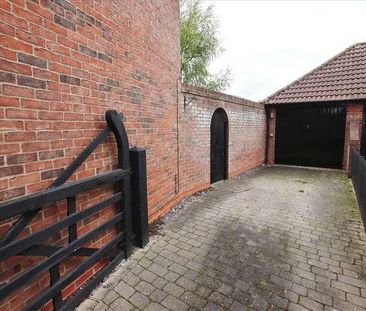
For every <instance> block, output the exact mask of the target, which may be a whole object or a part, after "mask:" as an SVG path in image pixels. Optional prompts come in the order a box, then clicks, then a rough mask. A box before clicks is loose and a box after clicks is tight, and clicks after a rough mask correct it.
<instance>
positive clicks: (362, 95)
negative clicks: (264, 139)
mask: <svg viewBox="0 0 366 311" xmlns="http://www.w3.org/2000/svg"><path fill="white" fill-rule="evenodd" d="M265 104H266V108H267V115H268V148H267V150H268V151H267V162H268V164H286V165H299V166H311V167H325V168H337V169H344V170H348V166H349V151H350V149H351V148H352V147H355V148H357V149H361V152H362V153H363V154H364V155H365V152H366V137H365V136H366V135H365V132H366V131H365V126H364V122H363V120H365V117H364V115H365V113H364V111H365V110H366V109H364V105H365V104H366V43H358V44H355V45H353V46H351V47H349V48H348V49H346V50H344V51H343V52H341V53H340V54H338V55H336V56H335V57H333V58H331V59H330V60H328V61H327V62H325V63H324V64H322V65H321V66H319V67H317V68H315V69H314V70H312V71H311V72H309V73H308V74H306V75H304V76H303V77H301V78H299V79H298V80H296V81H294V82H293V83H291V84H290V85H288V86H286V87H284V88H282V89H281V90H279V91H278V92H276V93H274V94H273V95H271V96H269V97H268V98H267V99H266V100H265Z"/></svg>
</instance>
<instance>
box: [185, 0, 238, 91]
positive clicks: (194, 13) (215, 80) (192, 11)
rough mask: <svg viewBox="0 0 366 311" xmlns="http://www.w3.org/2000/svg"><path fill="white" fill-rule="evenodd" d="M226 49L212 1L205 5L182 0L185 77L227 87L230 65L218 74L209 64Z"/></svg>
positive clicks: (197, 83)
mask: <svg viewBox="0 0 366 311" xmlns="http://www.w3.org/2000/svg"><path fill="white" fill-rule="evenodd" d="M222 52H223V48H222V46H221V44H220V41H219V38H218V20H217V18H216V16H215V14H214V11H213V7H212V5H210V6H208V7H207V8H206V9H204V8H202V4H201V0H182V1H181V27H180V56H181V78H182V81H183V82H185V83H188V84H192V85H195V86H200V87H205V88H208V89H211V90H215V91H223V90H225V89H226V88H227V87H228V86H229V85H230V82H231V72H230V70H229V69H226V70H221V71H220V72H219V73H218V74H211V73H210V72H209V69H208V67H209V65H210V63H211V62H212V60H213V59H215V57H217V56H218V55H219V54H220V53H222Z"/></svg>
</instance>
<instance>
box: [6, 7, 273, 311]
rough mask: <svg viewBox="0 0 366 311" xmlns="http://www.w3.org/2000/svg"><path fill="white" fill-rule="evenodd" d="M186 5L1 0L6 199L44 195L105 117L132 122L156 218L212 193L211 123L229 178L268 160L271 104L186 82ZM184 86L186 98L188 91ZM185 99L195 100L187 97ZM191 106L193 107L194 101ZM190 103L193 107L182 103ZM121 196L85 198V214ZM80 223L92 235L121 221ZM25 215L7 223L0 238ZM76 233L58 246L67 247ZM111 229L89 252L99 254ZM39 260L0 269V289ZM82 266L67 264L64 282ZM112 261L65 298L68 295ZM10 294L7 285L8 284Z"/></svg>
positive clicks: (17, 301) (110, 160) (25, 293)
mask: <svg viewBox="0 0 366 311" xmlns="http://www.w3.org/2000/svg"><path fill="white" fill-rule="evenodd" d="M179 64H180V61H179V1H178V0H174V1H163V0H154V1H147V0H144V1H135V0H126V1H123V2H121V1H114V0H111V1H93V0H90V1H80V0H69V1H67V0H39V1H31V0H4V1H2V2H1V4H0V202H3V201H7V200H10V199H13V198H16V197H19V196H23V195H26V194H31V193H34V192H37V191H40V190H44V189H46V188H47V187H48V186H49V185H50V184H51V183H52V181H53V180H54V179H55V178H56V177H57V176H58V175H59V174H60V173H61V172H62V171H63V170H64V169H65V168H66V167H67V166H68V165H69V164H70V163H71V161H72V160H73V159H74V158H75V156H77V155H78V154H79V153H80V152H81V151H82V150H83V149H84V148H85V147H86V146H87V145H88V144H89V142H90V141H91V140H92V139H93V138H94V137H95V136H96V135H97V134H98V133H99V132H100V130H101V129H102V128H104V127H105V120H104V113H105V111H106V110H108V109H114V110H117V111H119V112H121V113H123V114H124V118H125V122H124V123H125V125H126V128H127V132H128V138H129V141H130V146H134V145H138V146H139V147H143V148H146V149H147V175H148V178H147V181H148V184H147V186H148V205H149V210H148V212H149V220H150V221H153V220H155V219H157V218H158V217H159V216H161V215H162V214H164V213H165V212H167V211H168V210H169V209H170V208H171V207H173V206H174V205H175V204H176V203H177V202H179V201H180V200H181V199H182V198H184V197H186V196H188V195H190V194H192V193H194V192H196V191H198V190H202V189H205V188H208V187H209V185H210V157H211V154H210V127H211V118H212V116H213V114H214V112H215V111H216V110H217V108H220V109H219V112H220V113H221V114H222V115H225V118H226V119H225V128H226V133H225V135H226V154H225V157H226V158H225V164H224V166H225V170H226V175H225V176H224V177H225V178H226V177H231V176H235V175H238V174H240V173H242V172H244V171H246V170H248V169H249V168H253V167H256V166H258V165H261V164H263V163H264V161H265V127H266V118H265V110H264V105H263V104H260V103H254V102H251V101H248V100H244V99H240V98H236V97H232V96H228V95H225V94H220V93H216V92H209V91H207V90H203V89H199V88H193V87H189V86H186V85H183V86H180V83H179V72H180V68H179ZM181 88H182V90H181ZM187 98H188V99H187ZM191 99H192V100H191ZM187 100H191V102H190V104H188V105H185V104H186V103H187ZM116 161H117V160H116V146H115V143H114V139H113V137H112V136H111V137H110V138H109V139H108V141H107V142H106V143H103V144H102V145H101V146H99V147H98V148H97V150H96V151H95V152H94V153H93V154H92V155H91V156H90V157H89V158H88V159H87V161H86V162H85V163H83V165H82V167H81V168H80V169H79V170H78V171H77V172H76V173H75V174H74V175H73V176H72V177H71V178H70V180H71V181H72V180H79V179H83V178H86V177H90V176H93V175H96V174H100V173H103V172H107V171H110V170H111V169H113V168H114V167H115V165H116ZM111 192H113V188H111V187H105V188H98V189H96V190H94V191H92V192H88V193H85V194H83V195H82V196H80V197H78V200H77V203H78V205H77V210H82V209H84V208H86V207H88V206H90V205H91V204H92V203H95V202H96V201H98V200H100V199H102V198H106V197H108V196H109V195H110V193H111ZM113 213H114V210H113V206H111V207H110V209H107V210H106V211H105V212H104V213H98V214H95V215H93V216H92V217H89V218H88V219H87V220H86V221H83V222H80V223H78V226H77V231H78V234H84V233H86V232H88V230H90V229H91V228H93V227H96V226H98V225H99V224H100V223H102V222H103V221H104V220H105V219H108V217H110V216H111V215H113ZM65 215H66V207H65V204H64V203H60V204H58V205H57V206H51V207H49V208H46V209H44V210H43V211H42V213H40V214H39V215H38V216H37V217H36V218H34V219H33V221H32V222H31V223H30V224H29V225H28V226H27V228H26V230H25V231H24V232H23V233H22V236H26V235H27V234H28V233H34V232H36V231H37V230H39V229H41V228H44V227H45V226H47V225H49V224H51V223H55V222H57V221H60V220H61V219H62V218H63V217H65ZM16 221H17V220H16V219H11V220H10V221H2V222H0V236H3V235H4V234H5V233H6V232H8V230H9V228H11V226H12V225H13V224H14V223H15V222H16ZM67 234H68V233H67V231H66V232H65V231H62V232H60V234H59V235H57V236H55V237H54V239H53V240H52V242H53V243H54V244H55V245H59V246H60V245H65V243H66V244H67ZM113 234H114V232H113V230H111V231H109V232H107V233H106V234H105V235H104V236H103V237H102V238H100V239H95V240H93V241H92V243H91V244H90V245H91V246H93V247H98V246H100V245H101V244H103V243H106V241H108V240H109V239H111V238H112V237H113ZM42 259H43V258H39V257H34V256H33V257H27V256H22V257H18V258H17V257H14V258H11V259H10V260H6V261H1V262H0V271H1V273H0V284H6V283H7V282H9V280H12V279H13V278H14V277H17V276H19V275H20V274H21V273H22V272H23V271H25V270H26V269H27V268H29V267H30V266H32V265H34V264H35V263H37V262H39V261H40V260H42ZM77 263H79V262H78V261H77V259H75V258H74V259H70V260H66V261H65V263H64V264H63V265H62V266H61V267H60V273H61V277H63V276H65V275H67V274H68V273H69V272H70V271H71V269H72V267H74V266H75V265H76V264H77ZM103 264H104V262H103V261H101V262H99V263H98V264H96V265H94V266H92V267H91V268H90V269H89V270H88V271H87V272H86V273H85V274H83V275H82V276H81V277H79V278H78V279H77V280H75V281H74V282H72V283H71V284H70V286H68V287H67V288H66V289H65V290H63V292H62V296H63V298H64V299H65V298H67V297H68V296H69V295H70V294H72V293H73V292H75V290H77V289H78V288H79V287H80V286H83V284H84V283H85V281H86V280H88V279H89V278H91V277H92V276H93V275H94V274H95V273H96V272H97V271H98V270H99V269H100V268H101V267H102V266H103ZM49 283H50V278H49V275H48V271H45V273H43V274H40V275H38V276H37V278H34V279H31V280H29V282H27V283H26V284H25V285H24V287H23V288H22V289H20V290H17V292H16V293H12V294H10V295H8V296H7V297H6V298H5V299H3V300H1V301H0V310H1V311H2V310H23V309H24V307H25V306H26V304H27V303H28V302H29V301H31V300H32V298H34V297H36V296H37V294H38V293H40V292H41V291H43V290H44V289H45V288H47V287H48V285H49ZM0 289H1V286H0ZM51 306H52V304H51V302H49V303H48V304H46V306H45V307H44V309H50V308H51Z"/></svg>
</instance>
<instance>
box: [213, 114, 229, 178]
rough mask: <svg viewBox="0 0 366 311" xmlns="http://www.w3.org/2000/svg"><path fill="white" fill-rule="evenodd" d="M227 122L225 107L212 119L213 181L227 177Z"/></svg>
mask: <svg viewBox="0 0 366 311" xmlns="http://www.w3.org/2000/svg"><path fill="white" fill-rule="evenodd" d="M226 168H227V122H226V120H225V112H224V111H223V109H220V108H219V109H217V110H215V112H214V114H213V116H212V119H211V183H214V182H216V181H219V180H223V179H226V178H227V169H226Z"/></svg>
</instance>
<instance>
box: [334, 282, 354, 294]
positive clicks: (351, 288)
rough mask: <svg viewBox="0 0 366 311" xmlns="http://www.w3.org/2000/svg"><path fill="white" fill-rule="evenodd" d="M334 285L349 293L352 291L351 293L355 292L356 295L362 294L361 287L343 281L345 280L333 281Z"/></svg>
mask: <svg viewBox="0 0 366 311" xmlns="http://www.w3.org/2000/svg"><path fill="white" fill-rule="evenodd" d="M332 287H334V288H337V289H340V290H342V291H345V292H347V293H351V294H355V295H359V294H360V289H359V288H357V287H355V286H352V285H349V284H346V283H343V282H339V281H332Z"/></svg>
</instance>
